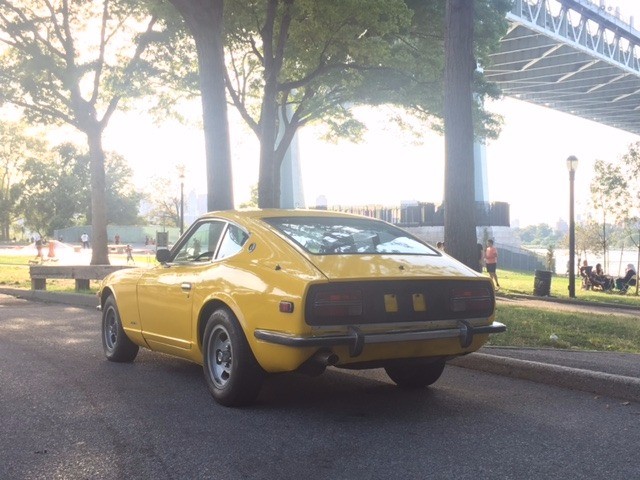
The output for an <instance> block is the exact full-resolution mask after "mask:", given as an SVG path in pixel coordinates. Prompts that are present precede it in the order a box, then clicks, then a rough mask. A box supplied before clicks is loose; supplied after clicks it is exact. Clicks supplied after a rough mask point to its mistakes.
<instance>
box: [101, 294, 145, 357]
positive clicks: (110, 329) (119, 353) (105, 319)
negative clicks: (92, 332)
mask: <svg viewBox="0 0 640 480" xmlns="http://www.w3.org/2000/svg"><path fill="white" fill-rule="evenodd" d="M102 347H103V348H104V355H105V356H106V357H107V360H109V361H111V362H133V360H134V359H135V358H136V355H138V350H139V347H138V345H136V344H135V343H133V342H132V341H131V340H129V337H127V334H126V333H124V330H123V329H122V321H121V320H120V312H118V306H117V305H116V301H115V299H114V298H113V296H110V297H109V298H107V300H106V301H105V302H104V308H103V309H102Z"/></svg>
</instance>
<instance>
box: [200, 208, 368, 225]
mask: <svg viewBox="0 0 640 480" xmlns="http://www.w3.org/2000/svg"><path fill="white" fill-rule="evenodd" d="M271 217H337V218H340V217H342V218H370V217H362V216H361V215H353V214H350V213H342V212H336V211H332V210H305V209H279V208H267V209H260V208H248V209H239V210H221V211H214V212H209V213H206V214H204V215H203V216H202V217H201V218H225V219H227V220H232V221H233V220H235V221H239V222H240V223H242V220H258V219H262V218H271ZM370 220H376V219H375V218H370Z"/></svg>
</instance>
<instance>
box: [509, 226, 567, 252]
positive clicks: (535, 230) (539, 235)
mask: <svg viewBox="0 0 640 480" xmlns="http://www.w3.org/2000/svg"><path fill="white" fill-rule="evenodd" d="M514 233H515V234H516V235H518V237H519V238H520V241H521V242H522V243H524V244H525V245H538V246H545V247H546V246H549V245H553V246H556V245H558V244H560V243H561V240H562V238H563V235H562V234H560V233H558V232H555V231H554V230H553V229H552V228H551V227H550V226H549V225H547V224H546V223H541V224H538V225H528V226H526V227H523V228H519V229H516V230H514Z"/></svg>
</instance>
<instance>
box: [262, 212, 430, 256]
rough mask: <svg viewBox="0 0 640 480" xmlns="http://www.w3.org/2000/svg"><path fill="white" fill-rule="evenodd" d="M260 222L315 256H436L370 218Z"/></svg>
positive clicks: (277, 218) (420, 243)
mask: <svg viewBox="0 0 640 480" xmlns="http://www.w3.org/2000/svg"><path fill="white" fill-rule="evenodd" d="M264 221H265V222H267V223H268V224H269V225H271V226H272V227H274V228H275V229H277V230H278V231H279V232H281V233H283V234H284V235H285V236H286V237H288V238H289V239H291V240H293V241H294V242H295V243H297V244H298V245H300V246H301V247H302V248H304V249H305V250H306V251H307V252H309V253H313V254H318V255H330V254H341V255H342V254H361V253H385V254H397V255H439V253H438V252H437V251H436V250H434V249H432V248H431V247H429V246H428V245H426V244H424V243H422V242H420V241H419V240H417V239H416V238H413V237H412V236H411V235H410V234H408V233H407V232H405V231H403V230H401V229H399V228H396V227H394V226H392V225H389V224H387V223H384V222H381V221H378V220H374V219H367V218H346V217H337V216H336V217H313V216H309V217H272V218H265V219H264Z"/></svg>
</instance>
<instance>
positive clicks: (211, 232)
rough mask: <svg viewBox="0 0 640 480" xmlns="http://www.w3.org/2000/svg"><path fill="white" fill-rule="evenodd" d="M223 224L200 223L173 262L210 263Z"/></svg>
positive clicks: (213, 222) (215, 222) (216, 222)
mask: <svg viewBox="0 0 640 480" xmlns="http://www.w3.org/2000/svg"><path fill="white" fill-rule="evenodd" d="M224 227H225V222H221V221H216V220H214V221H209V222H202V223H201V224H200V225H198V226H197V228H196V229H195V230H194V231H193V232H192V233H191V235H189V237H188V238H187V239H186V240H185V242H184V243H183V244H182V246H181V247H180V249H179V250H178V252H177V253H176V255H175V257H174V262H210V261H211V260H212V259H213V256H214V255H215V253H216V249H217V247H218V243H219V241H220V237H221V236H222V232H223V231H224Z"/></svg>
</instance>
